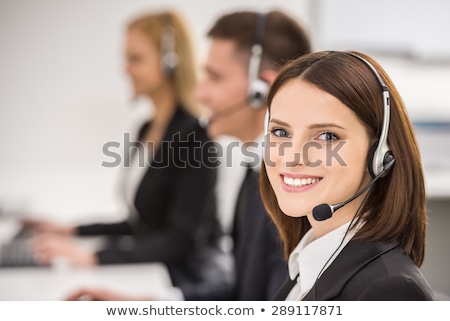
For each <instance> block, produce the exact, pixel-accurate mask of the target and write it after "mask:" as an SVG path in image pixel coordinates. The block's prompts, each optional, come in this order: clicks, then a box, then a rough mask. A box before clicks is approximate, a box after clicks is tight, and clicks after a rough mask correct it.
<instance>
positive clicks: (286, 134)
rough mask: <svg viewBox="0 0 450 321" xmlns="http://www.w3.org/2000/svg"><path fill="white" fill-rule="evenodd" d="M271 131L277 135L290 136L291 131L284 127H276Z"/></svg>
mask: <svg viewBox="0 0 450 321" xmlns="http://www.w3.org/2000/svg"><path fill="white" fill-rule="evenodd" d="M270 133H271V134H272V135H274V136H276V137H289V133H288V132H287V131H285V130H284V129H282V128H274V129H272V130H271V131H270Z"/></svg>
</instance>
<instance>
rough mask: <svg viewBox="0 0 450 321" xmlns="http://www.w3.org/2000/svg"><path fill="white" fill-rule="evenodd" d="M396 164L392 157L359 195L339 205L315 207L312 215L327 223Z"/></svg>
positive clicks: (317, 219)
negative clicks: (335, 213) (334, 214)
mask: <svg viewBox="0 0 450 321" xmlns="http://www.w3.org/2000/svg"><path fill="white" fill-rule="evenodd" d="M394 162H395V158H394V157H391V158H390V160H389V161H388V163H387V164H386V165H385V167H384V168H383V170H382V171H381V173H379V174H378V175H377V176H375V178H373V179H372V180H371V181H370V183H369V184H367V185H366V186H364V188H362V189H361V190H360V191H359V192H358V193H356V194H355V195H353V196H352V197H350V198H349V199H348V200H346V201H344V202H341V203H338V204H334V205H330V204H326V203H324V204H320V205H317V206H316V207H314V208H313V210H312V215H313V217H314V219H315V220H316V221H325V220H327V219H329V218H331V216H333V213H334V212H336V211H337V210H338V209H340V208H342V207H344V205H347V204H348V203H350V202H351V201H353V200H354V199H355V198H357V197H359V196H360V195H361V194H362V193H364V192H365V191H367V190H368V189H369V188H370V187H372V186H373V184H375V182H376V181H377V180H378V179H379V178H380V177H383V175H384V174H385V173H386V172H388V171H389V170H390V169H391V167H392V165H394Z"/></svg>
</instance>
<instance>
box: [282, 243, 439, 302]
mask: <svg viewBox="0 0 450 321" xmlns="http://www.w3.org/2000/svg"><path fill="white" fill-rule="evenodd" d="M294 284H295V280H294V281H291V280H290V279H288V280H286V283H285V286H284V287H283V288H282V289H281V291H280V292H279V293H278V294H277V296H276V297H275V298H274V299H275V300H284V299H285V298H286V296H287V294H288V293H289V291H290V290H291V289H292V287H293V286H294ZM303 300H304V301H312V300H315V301H326V300H337V301H427V300H428V301H430V300H433V291H432V289H431V287H430V285H429V284H428V282H427V281H426V280H425V278H424V276H423V275H422V273H421V271H420V270H419V268H418V267H417V266H416V265H415V264H414V262H413V261H412V260H411V259H410V258H409V257H408V256H407V255H405V254H404V253H403V252H402V251H401V250H400V249H399V248H398V247H397V246H396V245H395V244H386V243H382V242H370V241H366V240H355V241H353V240H352V241H350V242H349V243H348V244H347V245H346V246H345V247H344V249H343V250H342V252H341V253H340V254H339V255H338V256H337V257H336V259H335V260H334V261H333V262H332V263H331V265H330V266H329V267H328V268H327V269H326V270H325V272H324V273H323V274H322V276H321V277H320V278H319V279H318V280H317V282H316V283H315V285H314V286H313V287H312V289H311V290H310V291H309V292H308V294H307V295H306V296H305V297H304V298H303Z"/></svg>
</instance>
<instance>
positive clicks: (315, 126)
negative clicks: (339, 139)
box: [308, 123, 345, 130]
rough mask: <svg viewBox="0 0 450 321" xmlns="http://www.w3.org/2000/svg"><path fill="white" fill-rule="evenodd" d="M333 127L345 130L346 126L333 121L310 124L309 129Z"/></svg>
mask: <svg viewBox="0 0 450 321" xmlns="http://www.w3.org/2000/svg"><path fill="white" fill-rule="evenodd" d="M331 127H335V128H340V129H344V130H345V128H344V127H342V126H340V125H338V124H333V123H320V124H312V125H309V126H308V128H309V129H321V128H331Z"/></svg>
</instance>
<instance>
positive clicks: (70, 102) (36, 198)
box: [0, 0, 450, 295]
mask: <svg viewBox="0 0 450 321" xmlns="http://www.w3.org/2000/svg"><path fill="white" fill-rule="evenodd" d="M256 3H257V4H256ZM165 8H173V9H176V10H177V11H179V12H180V13H181V14H182V15H184V16H185V18H186V20H187V22H188V24H189V27H190V28H191V31H192V33H193V35H194V39H193V41H194V43H195V44H196V50H197V55H198V67H199V70H200V68H201V61H202V59H203V57H204V56H205V54H206V48H207V39H206V36H205V34H206V32H207V30H208V28H209V27H210V26H211V25H212V23H213V21H214V20H215V19H216V18H217V17H218V16H219V15H222V14H223V13H225V12H228V11H235V10H238V9H252V10H260V11H265V10H269V9H280V10H284V11H287V12H288V13H290V14H291V15H293V16H294V17H296V18H297V19H299V21H300V22H301V23H302V24H303V25H304V26H305V27H306V28H307V30H308V31H309V33H310V35H311V37H312V40H313V45H314V50H323V49H356V50H360V51H363V52H366V53H368V54H371V55H372V56H374V57H375V58H376V59H377V60H378V61H379V62H380V63H381V65H382V66H383V67H384V68H385V69H386V71H387V72H388V74H389V75H390V76H391V78H392V79H393V81H394V83H395V84H396V86H397V89H398V90H399V91H400V93H401V95H402V97H403V99H404V101H405V102H406V105H407V107H408V113H409V115H410V117H411V119H412V120H413V122H414V125H415V128H416V134H417V138H418V141H419V144H420V148H421V153H422V157H423V163H424V169H425V174H426V184H427V196H428V203H429V230H428V248H427V254H426V258H425V263H424V265H423V268H422V270H423V272H424V274H425V276H426V277H427V279H428V280H429V281H430V283H431V285H432V286H433V287H434V288H435V290H436V291H437V292H439V293H442V294H443V295H450V277H449V274H448V271H449V266H450V251H449V250H448V246H447V244H448V243H449V241H450V236H449V235H450V233H448V230H447V229H448V228H450V214H449V209H450V41H449V39H448V35H449V34H450V20H449V19H448V13H449V12H450V2H448V1H446V0H410V1H407V0H395V1H388V0H378V1H376V2H369V1H358V0H340V1H333V0H276V1H274V0H272V1H269V0H259V1H250V0H227V1H223V2H222V1H206V0H190V1H181V0H178V1H176V0H164V1H152V0H147V1H144V0H128V1H107V0H89V1H87V0H78V1H57V0H40V1H29V0H14V1H11V0H9V1H8V0H0V218H2V219H3V220H7V219H12V218H17V217H18V216H20V215H24V214H23V213H27V215H31V216H33V215H34V216H46V217H48V218H51V219H54V220H59V221H61V222H77V223H78V222H90V221H98V220H99V219H101V220H104V221H109V220H111V221H113V220H114V221H115V220H117V219H120V218H122V217H120V215H121V211H120V209H119V208H118V204H117V203H116V201H115V199H116V198H115V188H116V177H117V175H118V173H119V171H120V168H106V167H102V166H101V164H102V162H103V161H108V160H110V158H107V157H106V156H105V155H104V154H103V152H102V147H103V145H104V144H105V143H107V142H109V141H117V142H121V141H123V133H125V132H130V131H132V130H133V128H134V127H133V126H134V123H135V122H136V121H137V120H138V119H139V117H140V115H142V113H145V112H147V109H148V108H149V106H147V104H146V103H145V102H139V101H133V100H132V99H131V96H130V90H129V88H128V82H127V79H126V77H125V73H124V71H123V49H122V44H123V43H122V42H123V35H124V28H125V25H126V22H128V21H129V20H130V19H131V18H132V17H134V16H136V15H140V14H141V13H144V12H146V11H151V10H154V9H165ZM236 164H238V163H236ZM225 170H228V171H229V172H230V174H233V173H235V169H233V168H230V169H225ZM236 175H237V172H236ZM222 202H223V207H222V208H221V211H222V212H224V213H222V214H223V215H226V214H227V213H226V212H227V211H231V210H232V208H231V207H230V206H227V204H231V202H227V199H226V196H223V197H222ZM94 214H95V216H94ZM0 228H1V227H0ZM1 232H2V231H1V230H0V235H1Z"/></svg>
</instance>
